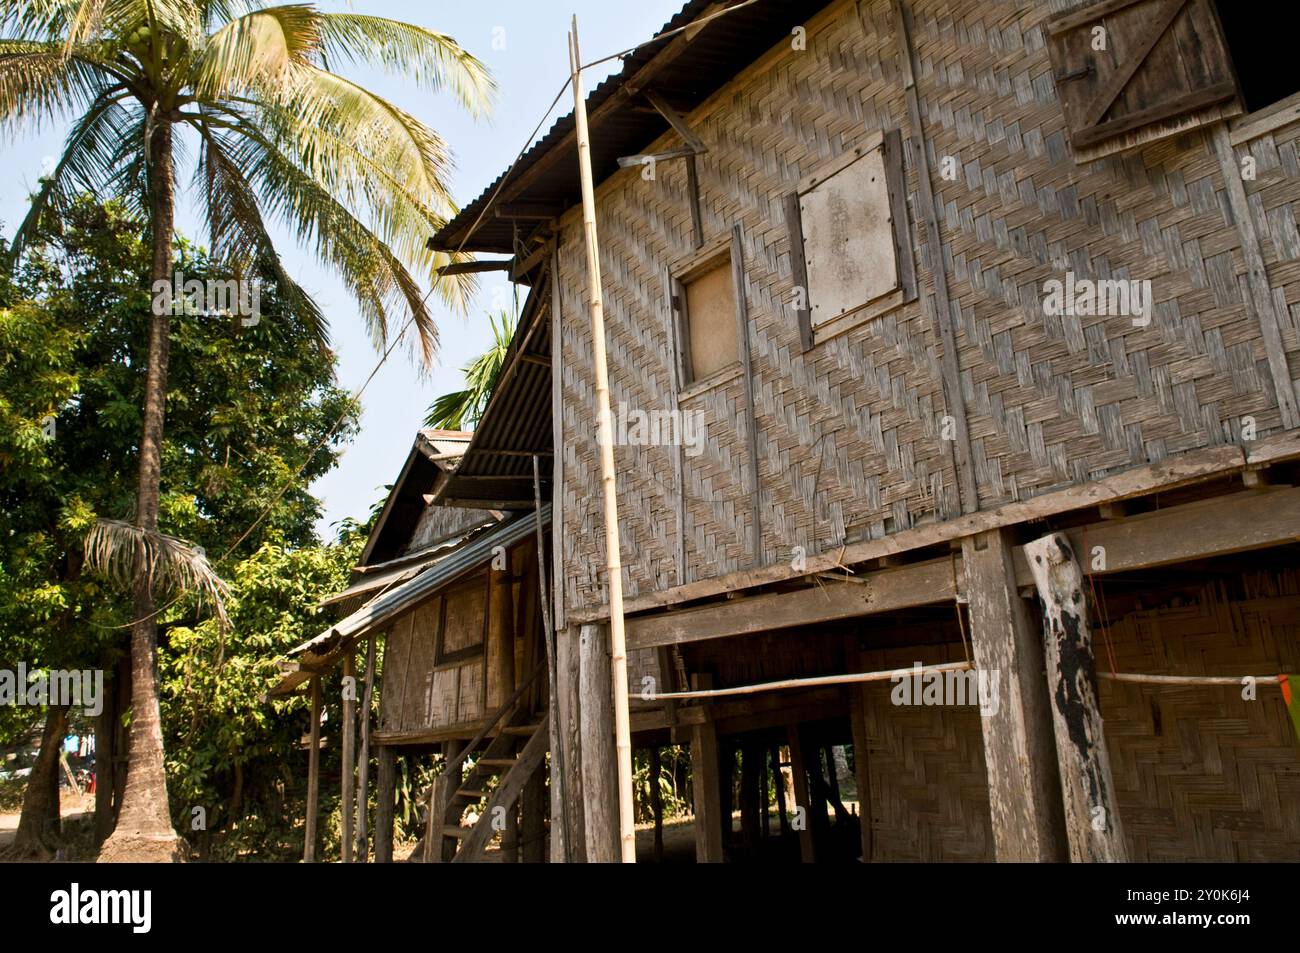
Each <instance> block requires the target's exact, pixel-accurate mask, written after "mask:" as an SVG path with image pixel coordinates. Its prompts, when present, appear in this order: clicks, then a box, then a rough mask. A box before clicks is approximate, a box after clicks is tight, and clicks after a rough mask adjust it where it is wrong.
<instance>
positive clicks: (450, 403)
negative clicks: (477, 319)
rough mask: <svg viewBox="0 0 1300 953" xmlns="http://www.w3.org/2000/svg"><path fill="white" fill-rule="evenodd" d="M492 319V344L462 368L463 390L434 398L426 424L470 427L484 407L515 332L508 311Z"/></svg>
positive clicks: (463, 428) (491, 317)
mask: <svg viewBox="0 0 1300 953" xmlns="http://www.w3.org/2000/svg"><path fill="white" fill-rule="evenodd" d="M489 320H490V321H491V322H492V346H491V347H490V348H488V350H487V351H485V352H484V353H482V354H480V355H479V356H478V357H476V358H475V359H474V360H473V361H471V362H470V363H469V364H467V365H466V366H465V367H463V368H461V373H462V374H463V375H464V376H465V385H466V386H465V389H464V390H457V391H452V392H450V393H447V394H443V395H442V396H440V397H438V398H437V399H435V400H434V402H433V404H431V405H430V407H429V414H428V416H427V417H426V418H425V421H424V425H425V426H426V427H436V428H438V429H439V430H472V429H473V428H474V427H477V426H478V422H479V418H480V417H482V416H483V411H484V410H486V409H487V402H488V398H489V397H491V396H492V388H493V387H495V386H496V382H497V377H498V376H500V374H501V367H502V365H504V364H505V360H506V351H508V350H509V349H510V340H511V338H513V337H514V335H515V321H514V319H513V318H512V317H511V316H510V314H509V312H506V311H501V312H499V313H497V314H495V315H489Z"/></svg>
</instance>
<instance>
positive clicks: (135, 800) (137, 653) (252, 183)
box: [0, 0, 494, 860]
mask: <svg viewBox="0 0 1300 953" xmlns="http://www.w3.org/2000/svg"><path fill="white" fill-rule="evenodd" d="M349 63H351V64H364V65H370V66H373V67H378V68H381V69H384V70H387V71H390V72H393V73H396V74H398V75H401V76H402V77H404V78H405V79H406V80H408V81H410V82H411V83H413V84H416V85H418V86H420V87H422V88H424V89H427V90H432V91H436V90H440V89H447V90H449V91H450V92H451V93H452V94H454V96H455V97H456V98H457V100H458V101H459V102H460V104H461V105H462V106H463V107H464V108H465V109H467V110H469V111H470V112H471V113H473V114H475V115H477V114H480V113H482V112H483V111H485V110H486V108H487V106H488V105H489V103H490V100H491V97H492V94H493V92H494V86H493V83H492V81H491V79H490V78H489V76H488V73H487V70H486V68H485V67H484V66H483V65H482V64H481V63H480V62H479V61H478V60H476V59H475V58H474V57H472V56H470V55H469V54H468V53H467V52H465V51H464V50H463V49H462V48H461V47H460V46H459V45H458V44H457V43H456V42H455V40H453V39H452V38H451V37H449V36H446V35H445V34H441V33H436V32H433V31H431V30H427V29H424V28H422V27H417V26H412V25H410V24H406V23H401V22H398V21H395V20H389V19H384V18H380V17H373V16H364V15H358V14H350V13H345V14H326V13H321V12H319V11H318V10H317V9H316V8H315V7H314V6H313V5H312V4H309V3H294V4H286V5H282V6H265V5H264V4H263V3H261V2H259V0H0V124H3V125H4V126H6V127H10V126H15V125H21V124H24V123H28V122H33V121H34V122H37V123H39V122H40V121H43V120H49V119H51V118H55V117H75V118H73V121H72V125H71V130H70V132H69V134H68V138H67V141H66V143H65V146H64V151H63V154H62V156H61V157H60V159H59V161H58V163H57V165H56V166H55V167H54V169H53V171H52V172H51V173H50V174H49V175H48V176H47V177H46V178H44V179H43V180H42V182H41V186H40V189H39V191H38V193H37V194H36V195H35V196H34V198H33V200H32V207H31V210H30V213H29V214H28V215H27V217H26V219H25V221H24V222H23V223H22V225H21V226H20V227H19V229H18V232H17V235H16V237H15V240H14V242H13V248H12V251H13V254H14V256H15V257H16V256H17V254H18V253H20V252H21V251H22V249H23V246H24V244H25V243H27V242H28V241H30V240H31V239H32V237H33V235H34V234H35V231H36V225H37V223H38V221H39V220H40V218H41V216H42V215H45V214H47V212H51V211H53V212H57V211H58V209H59V208H60V207H62V206H63V205H64V204H65V203H67V202H69V201H70V200H71V199H72V198H73V197H74V196H75V195H77V194H79V193H81V192H84V191H90V192H92V193H94V194H97V195H99V196H101V197H107V196H109V195H118V196H121V197H123V198H124V199H125V200H126V201H127V202H128V204H129V205H130V207H131V208H133V209H134V210H135V211H136V212H137V214H139V215H140V216H141V217H142V218H143V220H145V221H147V222H148V223H149V225H150V227H151V233H152V243H153V265H152V279H153V281H154V282H155V283H157V282H160V281H161V282H169V280H170V278H171V258H172V241H173V220H174V207H175V195H176V188H177V181H178V171H179V170H178V166H180V165H181V164H182V163H183V162H184V161H185V157H186V156H187V155H188V154H192V153H191V152H190V150H193V149H195V148H196V149H197V161H196V163H195V165H194V175H193V179H192V188H193V189H194V190H195V191H196V192H197V197H198V200H199V201H198V202H197V203H196V204H197V205H198V206H199V207H200V209H201V211H202V213H203V214H204V216H205V219H206V222H205V224H206V227H207V229H208V232H209V240H210V243H211V251H212V253H213V255H214V256H216V257H217V258H218V259H220V260H223V261H224V262H226V263H227V264H228V266H229V267H230V268H231V270H232V272H233V273H234V274H236V275H240V276H243V275H250V274H253V273H254V270H255V269H270V270H271V272H272V273H273V274H274V275H275V276H276V279H277V283H278V285H279V286H280V293H281V295H282V297H284V298H286V299H287V300H288V302H289V304H290V307H291V309H292V310H293V311H294V312H295V314H296V315H297V316H298V317H299V318H301V319H303V320H307V321H310V322H312V323H313V325H314V326H315V327H316V328H317V329H318V332H319V334H320V337H321V340H322V342H324V340H325V323H324V320H323V318H322V316H321V314H320V312H319V309H318V308H317V307H316V305H315V304H314V303H313V302H312V301H311V299H310V298H309V297H308V296H307V295H306V294H305V293H304V292H303V291H302V289H301V288H299V287H298V286H297V285H296V284H295V283H294V282H293V281H292V280H291V279H290V278H289V276H288V275H286V274H285V273H284V271H283V269H282V268H281V265H280V260H279V257H278V256H277V255H276V252H275V249H274V248H273V246H272V242H271V238H270V235H269V233H268V227H269V223H270V222H272V221H275V222H278V223H279V224H281V225H283V226H285V227H287V228H288V229H290V230H291V231H292V232H293V233H294V234H296V236H297V238H298V239H299V240H300V241H302V242H304V243H308V244H310V245H312V246H314V250H315V252H316V254H317V255H318V256H319V258H320V259H321V260H322V262H323V263H325V264H327V265H329V266H330V267H332V268H333V269H334V270H335V271H337V273H338V274H339V275H340V277H341V278H342V280H343V281H344V283H345V284H346V285H347V286H348V288H349V290H350V291H351V292H352V293H353V295H354V296H355V298H356V300H357V303H358V305H359V310H360V312H361V315H362V317H363V319H364V320H365V321H366V323H367V326H368V329H369V331H370V332H371V336H372V338H373V339H374V340H375V341H376V343H377V344H385V343H386V342H387V340H388V337H389V335H390V333H391V329H392V327H393V325H394V323H395V320H396V319H397V318H398V316H399V315H401V316H406V315H409V319H408V320H409V323H410V324H412V325H413V326H414V328H415V331H416V334H415V340H416V341H417V342H418V352H419V355H420V357H422V358H423V359H424V360H425V361H428V360H430V359H431V358H432V356H433V353H434V350H435V347H436V343H437V332H436V329H435V327H434V323H433V317H432V315H431V313H430V311H429V309H428V308H427V307H426V304H425V301H424V298H423V297H422V293H421V286H420V283H419V281H418V280H417V274H419V273H420V272H422V271H423V272H424V273H425V274H427V275H428V276H429V277H430V278H431V279H434V275H435V269H436V268H437V267H438V266H440V265H442V264H445V263H446V262H447V261H448V258H447V256H440V255H435V254H433V253H432V252H429V251H427V250H426V248H425V244H424V242H425V237H426V236H427V235H429V234H430V233H431V232H432V231H433V230H436V229H437V228H438V227H440V226H441V225H442V224H443V222H444V221H445V220H446V219H447V217H448V216H449V214H450V213H451V212H452V211H453V204H452V201H451V196H450V194H449V191H448V186H447V175H448V171H449V167H450V156H449V152H448V149H447V146H446V144H445V142H444V141H443V140H442V139H441V138H440V137H439V136H438V135H437V134H436V133H435V132H434V131H433V130H431V129H430V128H428V127H427V126H425V125H424V124H423V123H421V122H420V121H419V120H417V119H416V118H415V117H413V116H411V115H410V114H409V113H407V112H405V111H403V110H401V109H399V108H398V107H397V106H395V105H393V104H392V103H390V102H388V101H386V100H384V99H382V98H381V97H379V96H377V95H375V94H374V93H372V92H370V91H368V90H366V89H365V88H363V87H361V86H359V85H357V84H356V83H354V82H352V81H350V80H348V79H346V78H344V77H343V76H341V75H339V74H337V73H335V72H333V69H334V68H335V67H337V66H339V65H340V64H349ZM435 287H436V290H437V291H438V292H439V294H440V296H441V297H442V298H443V299H444V300H445V301H447V302H449V303H450V304H452V305H454V306H461V307H463V305H464V302H465V299H466V296H467V295H468V294H469V293H470V292H471V291H472V286H471V285H470V284H469V283H467V282H466V281H465V280H464V279H458V280H455V281H452V280H446V279H443V280H437V283H436V285H435ZM177 290H178V291H179V289H177ZM160 310H161V311H163V312H164V313H162V314H158V313H156V312H158V311H160ZM154 311H155V314H154V315H153V317H152V318H151V319H150V324H149V335H148V367H147V370H146V377H145V397H144V406H143V423H142V432H141V438H140V449H139V479H138V489H137V494H136V507H135V512H134V514H133V516H132V519H131V524H130V526H129V527H127V529H128V530H129V532H120V530H121V529H122V527H121V525H120V524H118V526H116V527H108V526H101V527H100V536H99V538H98V539H97V540H95V543H96V545H95V547H94V548H95V549H96V550H98V551H99V552H100V553H101V555H103V556H104V557H105V558H106V559H108V560H109V561H110V562H111V561H112V559H113V558H114V556H113V553H114V552H116V553H117V554H118V558H120V555H121V552H122V551H123V550H125V549H128V548H129V549H131V550H132V551H133V552H135V553H136V554H137V558H138V559H139V560H145V559H147V558H149V556H150V554H157V553H161V552H169V551H170V552H183V550H178V549H177V548H176V547H175V546H169V544H168V543H167V541H166V540H165V539H164V538H163V537H162V534H160V533H159V531H158V510H159V492H160V489H159V487H160V479H161V472H160V470H161V460H160V447H161V443H162V436H163V418H164V411H165V403H166V388H167V360H168V345H169V340H170V331H171V322H170V315H169V314H168V313H166V310H165V309H161V308H155V309H154ZM405 327H406V325H403V328H404V329H405ZM113 540H116V543H115V544H114V543H112V541H113ZM114 547H116V548H114ZM190 566H191V568H193V562H192V560H191V561H190ZM154 568H156V567H154ZM166 576H167V573H166V572H158V571H152V572H151V571H146V567H145V566H144V565H142V564H140V563H137V565H136V567H135V571H134V572H133V574H132V584H131V585H132V588H133V616H132V617H133V619H134V620H135V621H134V622H133V624H132V626H131V674H132V679H133V682H132V699H131V701H132V721H131V735H130V744H129V750H128V762H129V763H128V772H127V782H126V789H125V793H124V795H123V798H122V804H121V809H120V811H119V814H118V823H117V828H116V829H115V831H114V832H113V834H112V836H111V837H110V838H109V839H108V841H106V842H105V844H104V847H103V849H102V851H101V854H100V856H101V859H132V860H138V859H150V858H157V859H164V858H167V859H179V857H180V852H179V843H180V842H179V838H178V837H177V836H176V833H175V831H174V830H173V829H172V825H171V819H170V814H169V809H168V803H167V789H166V782H165V774H164V762H163V745H162V730H161V723H160V717H159V708H158V685H157V673H156V668H155V654H156V649H157V625H156V616H157V612H158V610H157V608H156V605H157V601H158V599H157V596H158V589H157V586H158V585H159V584H160V583H161V582H162V581H165V577H166Z"/></svg>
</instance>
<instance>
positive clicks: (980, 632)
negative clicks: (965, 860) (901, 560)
mask: <svg viewBox="0 0 1300 953" xmlns="http://www.w3.org/2000/svg"><path fill="white" fill-rule="evenodd" d="M1014 552H1015V542H1014V540H1013V539H1011V537H1010V535H1009V533H1008V531H1006V530H992V531H990V532H988V533H983V534H981V535H979V536H974V537H970V538H968V539H966V540H964V541H963V544H962V567H963V569H964V571H965V575H966V595H967V599H968V604H969V606H970V624H971V642H972V646H973V649H974V653H975V664H976V666H977V668H978V670H979V672H980V675H981V678H984V677H989V678H992V677H994V676H996V677H997V678H998V682H997V683H991V682H990V683H989V686H990V688H991V690H992V694H991V696H990V697H989V698H988V699H987V700H986V699H983V698H981V700H980V703H981V704H980V715H981V717H980V727H981V729H982V731H983V734H984V762H985V764H986V766H987V769H988V782H989V808H990V812H991V815H992V821H993V841H994V850H995V853H996V855H997V859H998V860H1000V861H1015V862H1043V861H1060V860H1064V859H1065V828H1064V818H1063V817H1062V815H1061V789H1060V781H1059V780H1058V777H1057V771H1056V768H1055V764H1056V749H1055V746H1054V744H1053V741H1052V731H1053V729H1052V715H1051V710H1050V707H1049V706H1050V702H1049V699H1048V697H1047V688H1046V685H1045V684H1044V682H1043V678H1042V674H1041V673H1042V671H1043V648H1042V641H1041V639H1040V636H1039V632H1038V626H1037V625H1036V624H1035V623H1034V621H1033V620H1032V619H1031V618H1030V615H1029V611H1028V609H1027V607H1026V606H1025V603H1024V600H1023V599H1021V598H1020V594H1019V587H1018V585H1017V583H1016V575H1015V566H1014V562H1013V559H1012V555H1013V553H1014Z"/></svg>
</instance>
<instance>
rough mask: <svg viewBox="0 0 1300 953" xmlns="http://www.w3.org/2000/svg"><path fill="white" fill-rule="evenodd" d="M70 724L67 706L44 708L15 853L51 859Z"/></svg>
mask: <svg viewBox="0 0 1300 953" xmlns="http://www.w3.org/2000/svg"><path fill="white" fill-rule="evenodd" d="M67 724H68V709H67V708H66V707H60V706H56V705H51V706H49V707H48V708H46V709H45V730H44V731H43V732H42V733H41V750H40V754H38V755H37V756H36V764H34V765H32V773H31V775H30V776H29V777H28V779H27V790H26V792H25V793H24V794H23V810H22V814H21V815H20V816H19V818H18V832H17V833H16V834H15V835H14V842H13V848H12V856H13V857H14V858H15V859H19V858H23V859H26V858H34V859H37V860H49V859H51V858H52V857H53V856H54V851H55V850H56V849H57V848H58V843H57V839H58V834H59V749H60V747H61V746H62V743H63V731H64V728H66V727H67Z"/></svg>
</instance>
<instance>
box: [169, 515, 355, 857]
mask: <svg viewBox="0 0 1300 953" xmlns="http://www.w3.org/2000/svg"><path fill="white" fill-rule="evenodd" d="M364 543H365V537H364V535H362V534H360V533H355V532H354V533H349V534H347V535H345V536H344V537H343V538H342V539H341V540H340V541H339V542H338V543H336V544H335V545H332V546H307V547H298V548H290V547H286V546H285V545H283V544H282V543H281V542H279V541H268V542H266V543H263V544H262V546H261V547H260V548H259V549H258V550H257V552H255V553H253V555H251V556H250V557H249V558H247V559H245V560H242V561H241V562H239V563H238V564H237V565H236V566H235V569H234V573H233V575H232V577H231V579H230V590H231V595H230V599H229V601H228V603H227V608H228V610H229V612H230V617H231V622H232V627H231V630H230V631H229V632H228V633H226V634H224V635H223V634H222V633H221V632H220V631H219V629H218V626H217V623H216V621H215V620H212V619H206V620H204V621H203V622H201V623H199V624H198V625H195V626H193V627H186V626H177V627H175V628H172V629H171V630H170V631H169V632H168V642H169V645H170V651H169V652H167V653H165V654H164V655H163V657H162V659H161V693H162V706H163V708H162V711H163V725H164V726H165V731H166V737H165V739H164V740H165V748H166V750H167V752H168V753H169V757H168V759H167V772H168V789H169V793H170V794H171V796H172V809H173V813H174V815H175V821H176V824H177V828H178V829H179V830H180V831H182V832H188V831H191V828H192V820H193V817H194V815H193V809H194V808H195V807H201V808H203V810H204V812H205V814H206V829H207V832H208V835H209V839H210V840H211V839H212V835H219V837H216V838H215V841H214V842H213V845H212V856H213V857H214V858H215V859H228V860H233V859H237V858H239V857H243V856H248V855H249V854H251V853H254V852H256V853H257V854H258V859H263V860H269V859H275V856H274V854H275V851H276V847H275V845H277V844H281V845H288V846H287V849H288V850H289V852H290V854H292V853H294V852H298V851H301V842H300V841H295V840H294V839H293V837H292V836H291V835H290V832H289V828H290V826H291V825H290V822H289V821H288V820H287V819H286V814H287V815H288V817H291V818H292V817H298V818H300V817H301V816H302V811H301V807H300V806H295V805H297V801H298V799H299V798H300V797H301V794H302V792H301V790H300V786H301V779H302V774H303V767H304V766H305V764H306V753H305V752H301V751H299V750H298V749H299V745H300V741H301V738H302V736H303V735H304V734H305V733H306V731H307V728H308V724H307V723H308V720H309V719H308V717H307V714H306V712H307V707H308V706H307V705H306V703H305V702H304V701H303V700H302V699H301V698H298V699H294V700H292V701H287V702H275V703H274V704H267V703H266V702H264V701H263V700H262V696H263V695H264V693H265V692H266V690H267V689H268V688H269V687H270V686H271V685H272V684H274V682H275V681H276V680H277V679H278V678H279V672H278V670H277V668H276V659H277V658H280V657H283V656H284V655H285V654H286V653H287V652H288V651H289V649H291V648H293V647H294V646H296V645H299V644H301V643H302V642H304V641H306V640H307V639H310V638H312V637H313V636H315V635H316V634H317V633H318V632H319V631H320V629H321V628H323V627H324V626H325V625H327V624H328V617H327V616H326V615H324V613H323V612H322V610H320V609H318V608H317V603H318V602H319V601H320V599H321V598H322V597H324V596H326V595H329V594H331V593H333V592H337V591H338V590H339V589H341V588H343V587H344V586H345V585H346V583H347V577H348V571H349V570H350V568H351V567H352V565H353V564H354V563H355V562H356V560H357V557H358V556H359V555H360V553H361V548H362V546H363V545H364ZM326 611H328V610H326ZM326 695H327V698H326V702H327V704H326V710H327V711H328V712H329V721H328V722H327V724H330V725H337V724H339V723H340V722H341V719H342V714H341V709H340V705H339V701H340V700H339V699H338V698H335V697H332V694H331V692H330V691H329V690H328V688H327V691H326Z"/></svg>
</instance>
